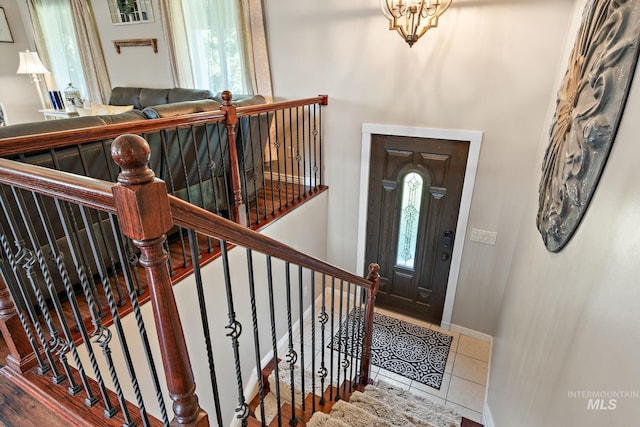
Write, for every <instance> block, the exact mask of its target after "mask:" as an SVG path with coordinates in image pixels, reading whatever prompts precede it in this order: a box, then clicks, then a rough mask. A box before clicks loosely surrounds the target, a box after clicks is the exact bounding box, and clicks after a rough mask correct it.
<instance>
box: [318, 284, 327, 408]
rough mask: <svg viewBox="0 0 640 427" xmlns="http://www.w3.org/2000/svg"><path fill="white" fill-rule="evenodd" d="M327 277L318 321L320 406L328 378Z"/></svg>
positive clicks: (323, 400)
mask: <svg viewBox="0 0 640 427" xmlns="http://www.w3.org/2000/svg"><path fill="white" fill-rule="evenodd" d="M326 278H327V277H326V275H324V274H323V275H322V308H321V309H320V314H319V315H318V321H319V322H320V341H321V343H322V344H321V346H322V348H323V349H322V355H321V356H320V357H321V360H320V370H318V375H319V376H320V393H321V395H320V405H324V404H325V399H324V380H325V379H326V378H327V367H326V366H325V353H326V352H325V351H324V346H325V344H326V341H325V334H324V333H325V329H326V326H327V322H328V321H329V315H328V314H327V300H326V298H327V296H326V290H327V284H326Z"/></svg>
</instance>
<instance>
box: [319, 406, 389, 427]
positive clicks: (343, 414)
mask: <svg viewBox="0 0 640 427" xmlns="http://www.w3.org/2000/svg"><path fill="white" fill-rule="evenodd" d="M330 415H331V418H335V419H339V420H340V421H342V422H343V423H345V424H346V425H348V426H349V427H393V426H394V424H391V423H390V422H388V421H385V420H383V419H382V418H380V417H377V416H376V415H374V414H371V413H369V412H367V411H365V410H364V409H361V408H358V407H357V406H354V405H352V404H350V403H349V402H345V401H344V400H339V401H338V402H336V403H335V405H333V408H332V409H331V414H330Z"/></svg>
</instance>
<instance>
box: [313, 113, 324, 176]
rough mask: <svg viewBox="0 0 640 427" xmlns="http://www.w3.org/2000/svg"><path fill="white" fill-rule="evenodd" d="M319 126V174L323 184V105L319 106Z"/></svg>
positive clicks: (317, 131) (317, 132)
mask: <svg viewBox="0 0 640 427" xmlns="http://www.w3.org/2000/svg"><path fill="white" fill-rule="evenodd" d="M318 128H319V130H317V129H316V132H315V133H316V134H319V137H318V145H319V146H320V155H319V156H318V157H319V159H320V167H319V170H318V175H319V177H320V179H319V181H320V185H322V184H323V181H322V161H323V160H322V107H320V108H318Z"/></svg>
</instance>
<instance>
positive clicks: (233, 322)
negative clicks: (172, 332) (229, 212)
mask: <svg viewBox="0 0 640 427" xmlns="http://www.w3.org/2000/svg"><path fill="white" fill-rule="evenodd" d="M220 252H221V254H222V268H223V270H224V282H225V289H226V292H227V307H228V310H229V325H227V326H225V328H226V329H229V333H227V336H228V337H230V338H231V346H232V347H233V359H234V363H235V368H236V380H237V382H238V407H237V408H236V411H235V412H237V413H238V415H237V416H236V417H237V418H238V419H239V420H240V422H241V423H242V426H243V427H246V425H247V418H248V417H249V405H247V403H246V402H245V399H244V390H243V387H244V385H243V382H242V371H241V369H240V349H239V347H240V341H239V338H240V335H241V334H242V325H241V324H240V322H238V320H237V319H236V312H235V309H234V304H233V291H232V287H231V273H230V269H229V256H228V253H227V244H226V242H225V241H223V240H220Z"/></svg>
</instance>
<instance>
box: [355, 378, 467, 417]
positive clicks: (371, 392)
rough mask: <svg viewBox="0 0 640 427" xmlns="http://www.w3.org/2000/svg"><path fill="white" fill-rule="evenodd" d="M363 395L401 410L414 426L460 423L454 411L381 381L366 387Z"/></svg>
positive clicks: (457, 414)
mask: <svg viewBox="0 0 640 427" xmlns="http://www.w3.org/2000/svg"><path fill="white" fill-rule="evenodd" d="M364 394H365V395H368V396H369V397H371V398H374V399H377V400H379V401H381V402H384V403H386V404H387V405H388V406H390V407H392V408H402V412H403V414H404V415H405V416H406V417H407V419H409V421H411V422H412V423H413V424H414V425H416V426H421V427H459V426H460V423H461V421H462V416H461V415H460V414H459V413H458V412H457V411H456V410H454V409H451V408H449V407H447V406H444V405H441V404H439V403H435V402H433V401H431V400H429V399H427V398H423V397H421V396H417V395H415V394H413V393H411V392H409V391H407V390H402V389H400V388H397V387H394V386H392V385H390V384H388V383H385V382H382V381H380V382H379V383H378V385H377V386H373V385H368V386H366V387H365V389H364Z"/></svg>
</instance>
